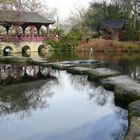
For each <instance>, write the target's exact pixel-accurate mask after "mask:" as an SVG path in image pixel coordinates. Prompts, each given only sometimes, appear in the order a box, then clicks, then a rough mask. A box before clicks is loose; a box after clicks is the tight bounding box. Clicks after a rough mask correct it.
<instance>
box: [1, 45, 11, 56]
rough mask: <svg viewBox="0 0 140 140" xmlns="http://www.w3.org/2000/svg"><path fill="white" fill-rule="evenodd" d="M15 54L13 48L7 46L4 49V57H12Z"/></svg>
mask: <svg viewBox="0 0 140 140" xmlns="http://www.w3.org/2000/svg"><path fill="white" fill-rule="evenodd" d="M12 53H13V49H12V47H11V46H6V47H5V48H4V49H3V55H4V56H10V55H12Z"/></svg>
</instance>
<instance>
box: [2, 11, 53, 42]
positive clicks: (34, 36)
mask: <svg viewBox="0 0 140 140" xmlns="http://www.w3.org/2000/svg"><path fill="white" fill-rule="evenodd" d="M53 23H54V22H53V21H50V20H47V19H45V18H44V17H42V16H41V15H39V14H38V13H36V12H24V11H7V10H0V26H1V29H2V31H1V32H0V41H1V42H40V41H43V39H44V35H42V34H40V29H41V27H42V26H43V25H44V26H45V27H46V31H47V32H48V27H49V25H50V24H53ZM28 27H30V33H29V32H28V33H27V31H26V29H27V28H28ZM11 30H12V31H13V32H14V33H13V32H12V33H11Z"/></svg>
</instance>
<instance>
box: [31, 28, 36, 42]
mask: <svg viewBox="0 0 140 140" xmlns="http://www.w3.org/2000/svg"><path fill="white" fill-rule="evenodd" d="M31 34H32V41H34V38H35V26H32V27H31Z"/></svg>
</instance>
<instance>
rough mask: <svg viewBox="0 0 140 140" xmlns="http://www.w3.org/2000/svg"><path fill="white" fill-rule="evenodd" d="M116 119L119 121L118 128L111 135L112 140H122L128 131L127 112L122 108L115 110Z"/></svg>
mask: <svg viewBox="0 0 140 140" xmlns="http://www.w3.org/2000/svg"><path fill="white" fill-rule="evenodd" d="M115 110H116V114H117V116H116V117H117V118H118V119H120V120H121V124H120V126H121V127H120V128H119V129H117V130H115V131H114V133H113V134H112V137H113V139H114V140H123V139H124V137H125V135H126V132H127V129H128V112H127V110H124V109H122V108H115Z"/></svg>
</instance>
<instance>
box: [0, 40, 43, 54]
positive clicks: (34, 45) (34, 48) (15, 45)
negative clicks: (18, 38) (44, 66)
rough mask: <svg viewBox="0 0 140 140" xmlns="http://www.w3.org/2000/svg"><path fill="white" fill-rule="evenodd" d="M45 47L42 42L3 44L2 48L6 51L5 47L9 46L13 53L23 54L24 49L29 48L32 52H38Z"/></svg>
mask: <svg viewBox="0 0 140 140" xmlns="http://www.w3.org/2000/svg"><path fill="white" fill-rule="evenodd" d="M41 45H43V44H42V42H1V43H0V48H1V49H2V50H4V48H5V47H7V46H9V47H11V48H12V50H13V52H14V53H15V52H22V49H23V47H25V46H29V48H30V50H31V51H32V52H37V51H38V48H39V46H41Z"/></svg>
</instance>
